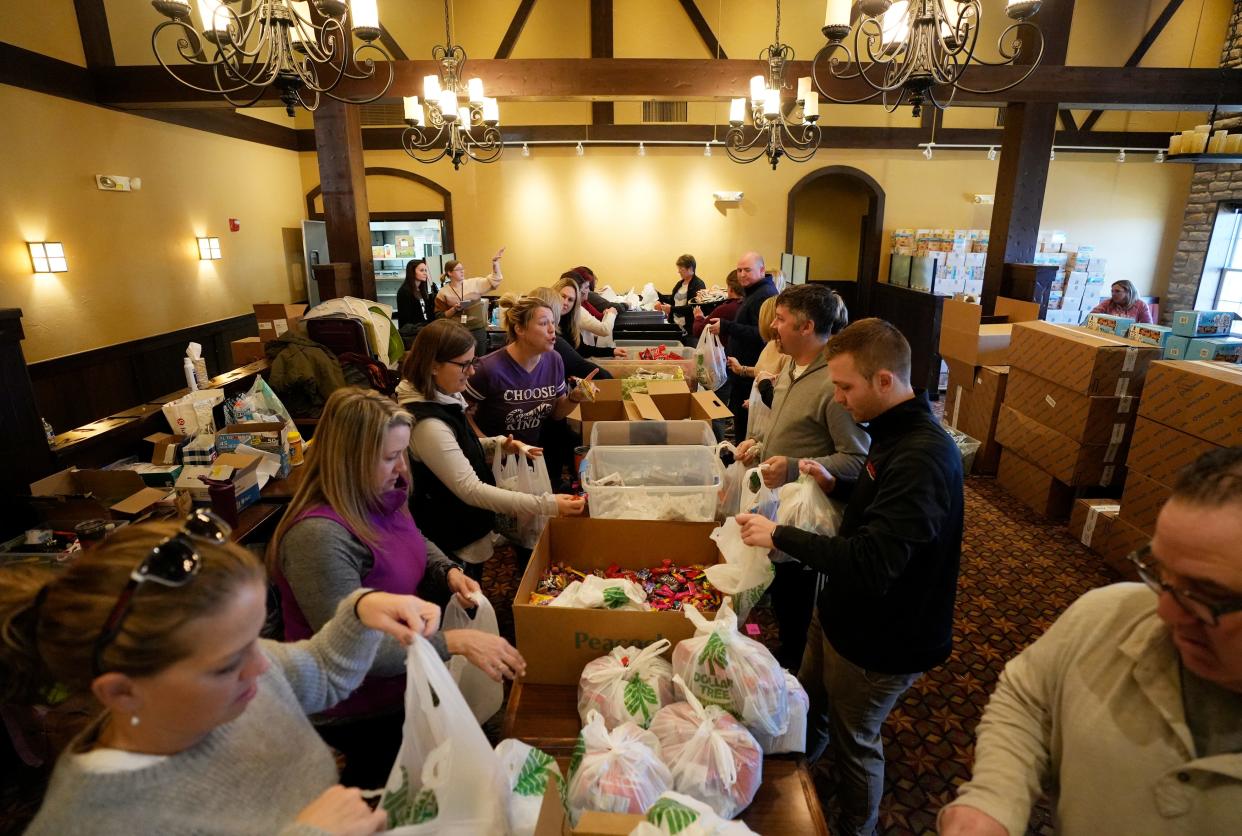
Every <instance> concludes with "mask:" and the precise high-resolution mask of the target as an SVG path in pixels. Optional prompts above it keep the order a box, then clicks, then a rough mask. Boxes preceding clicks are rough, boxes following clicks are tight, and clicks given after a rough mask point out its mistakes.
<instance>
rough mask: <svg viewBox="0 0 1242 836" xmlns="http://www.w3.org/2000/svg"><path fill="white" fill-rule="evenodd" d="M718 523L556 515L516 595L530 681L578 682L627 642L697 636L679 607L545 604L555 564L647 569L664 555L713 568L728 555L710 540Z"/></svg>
mask: <svg viewBox="0 0 1242 836" xmlns="http://www.w3.org/2000/svg"><path fill="white" fill-rule="evenodd" d="M715 528H716V523H714V522H654V521H635V520H594V519H590V518H585V517H553V518H552V519H550V520H548V525H547V528H545V529H544V531H543V536H542V537H540V538H539V543H538V544H537V545H536V546H535V550H534V552H533V553H532V554H531V557H530V562H529V563H528V564H527V566H526V572H525V573H524V574H523V575H522V582H521V583H520V584H519V585H518V589H517V593H516V594H515V595H514V599H513V624H514V629H515V631H516V633H517V646H518V650H520V651H521V652H522V655H523V656H525V657H526V678H525V680H524V681H525V682H533V683H540V684H550V685H576V684H577V683H578V679H579V677H580V676H581V675H582V669H583V668H584V667H585V666H586V664H587V662H590V661H591V660H592V659H597V658H599V657H600V656H604V655H606V654H607V653H608V652H609V651H610V650H612V648H614V647H617V646H622V645H636V646H643V647H645V646H646V645H648V644H651V643H652V642H654V641H658V640H659V639H668V640H669V641H670V642H672V643H673V644H674V645H676V644H677V642H679V641H681V640H682V639H688V638H691V637H692V636H693V635H694V626H693V625H692V624H691V623H690V621H689V620H688V619H687V618H686V617H685V616H684V615H683V614H682V613H680V612H673V611H669V612H620V611H614V610H588V609H569V608H563V607H540V606H535V605H534V604H531V603H529V602H530V596H531V593H532V592H534V591H535V587H536V586H537V584H538V582H539V578H540V577H542V576H543V573H544V570H546V569H547V568H548V565H549V564H550V563H555V562H558V561H560V562H563V563H566V564H568V565H570V566H572V567H574V568H575V569H581V570H589V569H604V568H607V567H608V566H610V565H612V564H614V563H615V564H617V565H619V566H624V567H631V568H642V567H650V566H659V565H660V563H661V561H663V560H665V559H669V560H673V561H674V562H676V563H680V564H702V565H712V564H715V563H719V562H721V561H722V560H723V558H722V557H721V555H720V552H719V551H718V550H717V548H716V544H715V542H714V541H712V540H711V539H710V535H711V533H712V531H713V530H714V529H715Z"/></svg>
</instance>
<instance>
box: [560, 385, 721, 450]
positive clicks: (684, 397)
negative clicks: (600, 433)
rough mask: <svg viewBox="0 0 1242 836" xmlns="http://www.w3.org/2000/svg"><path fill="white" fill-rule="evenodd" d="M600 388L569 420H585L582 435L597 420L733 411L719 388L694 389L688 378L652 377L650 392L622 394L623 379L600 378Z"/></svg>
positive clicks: (715, 415)
mask: <svg viewBox="0 0 1242 836" xmlns="http://www.w3.org/2000/svg"><path fill="white" fill-rule="evenodd" d="M596 385H597V386H599V392H598V393H597V394H596V396H595V400H594V401H593V402H586V403H581V404H578V406H576V407H574V411H573V412H571V413H570V415H569V420H570V421H571V422H572V421H577V422H579V423H580V424H581V430H580V431H581V433H582V438H583V439H584V440H585V439H589V438H590V437H591V429H592V428H593V427H594V426H595V422H596V421H681V420H685V419H690V420H694V421H715V420H719V419H721V418H728V417H730V416H731V415H733V413H732V412H730V411H729V407H728V406H726V405H725V404H724V402H723V401H721V400H720V398H718V397H716V393H715V392H707V391H704V390H700V391H697V392H695V391H691V389H690V385H689V384H688V383H687V382H686V381H684V380H651V381H648V382H647V392H646V393H645V394H644V393H642V392H634V393H633V394H632V395H631V396H630V400H628V401H627V400H624V399H623V398H622V391H621V381H620V380H616V379H614V380H600V381H597V382H596Z"/></svg>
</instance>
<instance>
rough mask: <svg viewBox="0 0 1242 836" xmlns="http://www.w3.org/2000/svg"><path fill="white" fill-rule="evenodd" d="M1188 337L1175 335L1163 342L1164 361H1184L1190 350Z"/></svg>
mask: <svg viewBox="0 0 1242 836" xmlns="http://www.w3.org/2000/svg"><path fill="white" fill-rule="evenodd" d="M1190 343H1191V339H1190V337H1179V336H1177V335H1176V334H1174V335H1173V336H1171V337H1169V338H1168V339H1167V340H1165V341H1164V356H1163V358H1162V359H1164V360H1185V359H1186V353H1187V352H1188V351H1189V350H1190Z"/></svg>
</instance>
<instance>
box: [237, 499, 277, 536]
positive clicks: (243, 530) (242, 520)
mask: <svg viewBox="0 0 1242 836" xmlns="http://www.w3.org/2000/svg"><path fill="white" fill-rule="evenodd" d="M284 513H285V504H284V503H278V502H256V503H255V504H254V505H251V506H250V507H248V508H245V509H243V510H242V511H241V512H240V513H239V514H238V515H237V525H236V526H234V527H233V533H232V534H231V535H230V538H231V539H232V540H233V541H234V542H236V543H245V542H247V541H248V540H250V539H252V538H254V539H258V538H260V537H261V536H262V535H263V534H270V533H271V531H273V530H275V528H276V524H277V523H278V522H280V517H281V515H282V514H284Z"/></svg>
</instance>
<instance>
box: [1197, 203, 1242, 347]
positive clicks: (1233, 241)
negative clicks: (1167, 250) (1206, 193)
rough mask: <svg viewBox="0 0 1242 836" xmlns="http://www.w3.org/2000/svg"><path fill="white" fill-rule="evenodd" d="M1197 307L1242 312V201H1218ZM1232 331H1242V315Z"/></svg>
mask: <svg viewBox="0 0 1242 836" xmlns="http://www.w3.org/2000/svg"><path fill="white" fill-rule="evenodd" d="M1195 309H1196V310H1201V311H1205V310H1214V311H1233V312H1234V313H1235V314H1238V315H1239V316H1242V202H1239V201H1223V202H1221V203H1219V204H1217V207H1216V221H1215V223H1213V224H1212V236H1211V240H1210V241H1209V242H1208V247H1207V253H1206V256H1205V258H1204V264H1203V274H1202V276H1201V278H1200V280H1199V291H1198V293H1197V294H1196V296H1195ZM1233 333H1234V334H1235V335H1237V334H1242V319H1240V320H1238V321H1236V322H1234V326H1233Z"/></svg>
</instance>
